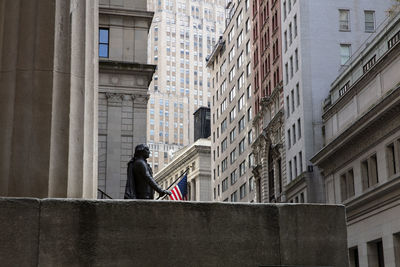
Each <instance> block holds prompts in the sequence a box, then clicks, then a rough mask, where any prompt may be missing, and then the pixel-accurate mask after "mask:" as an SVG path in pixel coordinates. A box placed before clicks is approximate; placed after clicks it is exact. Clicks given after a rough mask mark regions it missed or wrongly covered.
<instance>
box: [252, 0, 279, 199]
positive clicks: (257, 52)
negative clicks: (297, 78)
mask: <svg viewBox="0 0 400 267" xmlns="http://www.w3.org/2000/svg"><path fill="white" fill-rule="evenodd" d="M280 2H281V1H280V0H271V1H261V0H260V1H258V0H254V1H253V37H252V42H253V57H252V63H253V64H252V65H253V69H254V70H253V87H254V99H253V105H254V111H255V116H254V121H253V126H254V133H255V136H256V137H255V141H254V143H253V145H252V147H253V153H254V156H255V166H254V167H253V168H254V169H253V173H254V177H255V181H256V190H257V201H258V202H282V201H285V200H286V198H285V190H284V186H285V185H286V165H285V135H284V134H283V133H284V129H283V127H284V109H283V87H282V39H281V4H280Z"/></svg>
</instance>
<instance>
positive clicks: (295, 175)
mask: <svg viewBox="0 0 400 267" xmlns="http://www.w3.org/2000/svg"><path fill="white" fill-rule="evenodd" d="M293 167H294V178H295V179H296V177H297V175H298V174H297V157H296V156H294V158H293Z"/></svg>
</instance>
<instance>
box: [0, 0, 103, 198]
mask: <svg viewBox="0 0 400 267" xmlns="http://www.w3.org/2000/svg"><path fill="white" fill-rule="evenodd" d="M97 29H98V3H97V0H87V1H79V0H71V1H68V0H29V1H23V0H13V1H7V0H0V84H1V90H0V195H1V196H30V197H40V198H42V197H78V198H81V197H86V198H94V197H95V196H96V192H97V161H96V160H95V159H97V107H96V103H97V75H98V74H97V72H98V63H97V38H98V37H97V35H98V30H97Z"/></svg>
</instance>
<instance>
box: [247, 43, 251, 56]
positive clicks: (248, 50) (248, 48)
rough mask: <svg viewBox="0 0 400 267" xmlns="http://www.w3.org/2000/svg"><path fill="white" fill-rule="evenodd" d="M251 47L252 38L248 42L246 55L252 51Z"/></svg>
mask: <svg viewBox="0 0 400 267" xmlns="http://www.w3.org/2000/svg"><path fill="white" fill-rule="evenodd" d="M250 49H251V47H250V40H249V41H247V43H246V55H248V54H249V53H250Z"/></svg>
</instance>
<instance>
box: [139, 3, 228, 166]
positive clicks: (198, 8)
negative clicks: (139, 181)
mask: <svg viewBox="0 0 400 267" xmlns="http://www.w3.org/2000/svg"><path fill="white" fill-rule="evenodd" d="M224 5H225V1H223V0H197V1H187V0H156V1H149V2H148V7H149V10H153V11H154V12H155V15H154V19H153V23H152V25H151V30H150V33H149V51H148V56H149V62H152V63H154V64H156V65H157V66H158V67H157V70H156V73H155V75H154V77H153V81H152V83H151V84H150V87H149V92H150V101H149V104H148V114H147V118H148V123H147V142H148V144H149V147H150V150H151V156H150V158H149V159H148V162H149V163H150V165H152V167H153V171H154V172H157V171H158V170H160V169H161V168H162V167H163V166H164V165H166V164H168V163H169V162H170V161H171V158H172V156H173V152H175V151H177V150H179V149H180V148H182V147H183V146H186V145H188V144H190V143H192V142H193V135H194V134H193V127H194V126H193V125H194V124H193V121H194V118H193V113H194V112H195V111H196V110H197V109H198V108H199V107H201V106H205V107H207V106H208V107H209V106H210V102H211V78H210V77H209V76H208V74H207V69H206V63H205V58H206V56H207V55H208V54H210V53H211V51H212V48H213V45H214V44H215V42H216V40H218V36H220V35H221V34H222V33H223V31H224V29H225V23H224V18H225V9H224Z"/></svg>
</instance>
